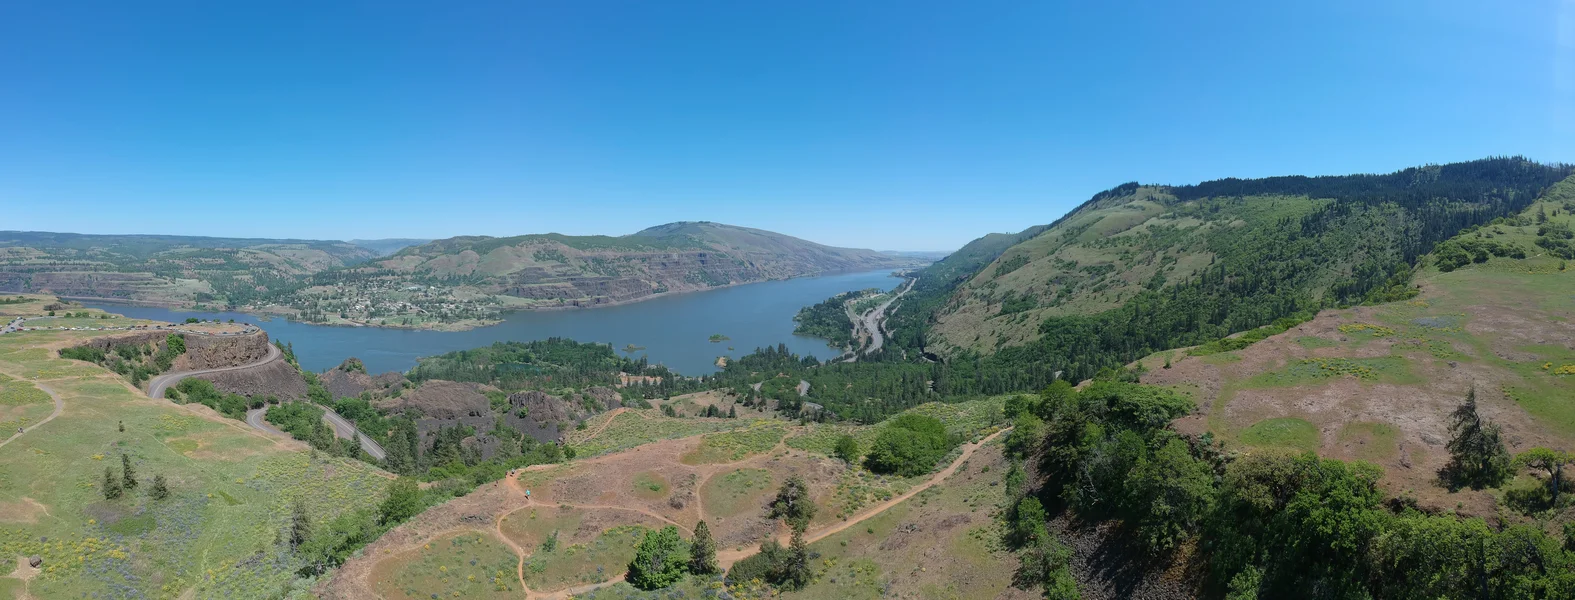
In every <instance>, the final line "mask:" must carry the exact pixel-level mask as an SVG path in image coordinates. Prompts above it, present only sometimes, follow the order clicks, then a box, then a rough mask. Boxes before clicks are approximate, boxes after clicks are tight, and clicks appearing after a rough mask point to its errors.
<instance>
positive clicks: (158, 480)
mask: <svg viewBox="0 0 1575 600" xmlns="http://www.w3.org/2000/svg"><path fill="white" fill-rule="evenodd" d="M150 495H152V496H153V499H154V500H163V499H165V498H168V497H170V488H169V486H168V485H165V483H164V476H163V475H154V476H153V489H152V490H150Z"/></svg>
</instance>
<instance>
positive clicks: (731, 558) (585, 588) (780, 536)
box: [498, 427, 1011, 600]
mask: <svg viewBox="0 0 1575 600" xmlns="http://www.w3.org/2000/svg"><path fill="white" fill-rule="evenodd" d="M1008 431H1011V428H1010V427H1008V428H1006V429H1002V430H1000V431H997V432H995V433H993V434H990V435H989V436H988V437H985V438H984V439H982V440H979V441H978V442H973V443H969V444H964V445H963V450H962V454H960V455H958V456H957V458H956V459H955V460H953V461H952V462H951V464H949V465H947V466H946V468H945V469H942V470H940V471H939V472H937V473H935V474H934V475H931V476H930V478H929V479H928V480H925V482H924V483H922V484H919V485H916V486H914V487H913V488H911V489H909V490H908V491H906V492H903V493H902V494H900V495H898V496H896V497H893V498H892V499H890V500H887V501H885V502H882V503H880V504H876V505H874V506H871V507H869V508H867V509H865V510H864V511H862V512H860V513H858V514H857V515H855V516H854V518H851V519H848V520H847V521H843V522H840V523H837V524H835V525H832V526H830V527H826V528H824V529H820V530H818V531H813V532H808V533H806V535H805V536H804V541H805V543H814V542H817V541H820V540H822V539H825V538H826V537H828V536H832V535H836V534H837V533H840V532H842V531H846V530H847V529H848V528H849V527H853V526H855V525H858V524H859V523H863V522H864V521H868V520H870V519H872V518H874V517H875V516H877V515H879V514H881V513H883V512H885V511H886V510H888V509H890V508H892V507H894V506H897V505H898V504H901V503H903V502H904V501H907V500H908V499H909V498H912V497H914V496H916V495H918V494H920V493H921V492H923V491H925V490H928V489H930V488H932V487H935V486H936V485H939V484H940V483H941V482H942V481H945V480H946V478H948V477H951V476H952V475H953V474H956V473H957V469H959V468H961V467H962V464H963V463H965V462H968V459H970V458H972V457H973V453H974V452H975V451H977V450H978V449H979V448H981V447H983V446H984V445H985V444H987V443H989V442H990V441H991V440H994V439H995V438H997V437H1000V436H1001V434H1003V433H1006V432H1008ZM786 438H787V436H783V439H784V440H785V439H786ZM779 446H780V444H779ZM770 454H771V453H770V452H768V453H766V454H763V455H761V456H769V455H770ZM751 458H756V457H751ZM747 460H748V459H746V460H744V461H737V462H735V463H729V464H738V463H741V462H747ZM713 466H716V467H721V466H727V465H713ZM505 479H506V480H507V481H508V482H509V485H511V486H513V487H514V488H515V489H516V490H519V489H520V488H519V480H518V478H517V476H516V475H510V476H508V477H506V478H505ZM520 493H523V492H520ZM534 504H535V501H534V500H529V501H527V505H526V506H532V505H534ZM558 505H564V506H569V507H574V508H604V509H605V508H620V507H613V506H593V505H574V504H565V503H553V504H551V506H558ZM544 506H545V505H544ZM521 508H525V507H521ZM518 510H520V509H515V510H513V511H509V514H512V513H514V512H517V511H518ZM623 510H632V511H634V512H639V513H643V514H647V515H649V516H653V517H656V518H658V519H661V520H662V521H666V522H668V523H673V522H672V520H670V519H667V518H665V517H661V516H659V515H654V514H651V513H649V512H648V511H645V510H642V509H630V508H623ZM701 517H702V518H704V515H703V514H702V515H701ZM501 518H502V517H499V522H501ZM673 524H674V525H677V523H673ZM680 527H682V526H680ZM498 533H499V534H500V535H501V534H502V529H501V528H500V529H499V530H498ZM789 537H790V536H789V534H787V533H782V532H779V533H777V534H776V536H775V538H774V539H776V541H777V543H779V544H785V543H787V542H788V541H789ZM510 545H511V546H513V547H515V548H518V546H517V545H515V544H512V543H511V544H510ZM755 553H756V550H755V549H753V548H750V549H744V550H727V551H723V552H718V553H717V554H716V561H717V565H718V566H719V567H721V569H722V570H723V571H724V572H726V571H727V569H728V568H730V567H732V566H733V563H736V562H738V561H740V560H743V559H744V558H747V557H749V556H751V555H753V554H755ZM525 558H526V556H525V555H524V554H521V555H520V563H519V564H520V571H519V576H520V586H521V587H522V588H523V587H524V586H525V571H524V565H525ZM623 580H624V576H623V575H621V574H620V575H618V576H617V577H614V578H611V579H609V580H607V581H604V582H601V583H593V584H589V585H582V586H578V587H571V588H566V589H561V590H556V591H550V592H539V593H535V594H531V595H530V597H531V598H533V599H536V600H567V599H568V598H572V597H574V596H577V595H579V594H583V593H586V592H589V591H593V590H597V589H601V588H604V587H608V586H612V585H616V584H617V583H619V582H621V581H623ZM526 593H527V594H530V591H529V590H528V589H527V590H526Z"/></svg>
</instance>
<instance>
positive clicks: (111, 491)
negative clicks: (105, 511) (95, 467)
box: [104, 467, 121, 500]
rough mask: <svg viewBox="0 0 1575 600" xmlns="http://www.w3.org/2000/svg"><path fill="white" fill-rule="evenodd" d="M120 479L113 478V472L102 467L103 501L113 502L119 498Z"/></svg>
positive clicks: (108, 468)
mask: <svg viewBox="0 0 1575 600" xmlns="http://www.w3.org/2000/svg"><path fill="white" fill-rule="evenodd" d="M120 493H121V489H120V479H117V478H116V477H115V470H114V469H112V468H110V467H104V499H105V500H114V499H116V498H119V497H120Z"/></svg>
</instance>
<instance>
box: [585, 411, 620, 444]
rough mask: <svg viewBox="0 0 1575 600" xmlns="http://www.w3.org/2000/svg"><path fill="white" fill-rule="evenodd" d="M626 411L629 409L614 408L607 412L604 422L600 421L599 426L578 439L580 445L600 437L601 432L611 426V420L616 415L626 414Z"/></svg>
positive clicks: (616, 416)
mask: <svg viewBox="0 0 1575 600" xmlns="http://www.w3.org/2000/svg"><path fill="white" fill-rule="evenodd" d="M628 411H629V409H627V408H614V409H612V410H609V411H607V420H606V421H602V424H601V425H597V426H596V429H594V430H592V431H591V432H590V433H589V434H587V435H586V436H585V437H583V438H580V443H582V444H583V443H585V442H587V441H590V440H593V439H596V436H598V435H601V434H602V432H603V431H606V430H607V426H608V425H612V422H613V419H616V418H618V415H621V414H623V413H625V412H628Z"/></svg>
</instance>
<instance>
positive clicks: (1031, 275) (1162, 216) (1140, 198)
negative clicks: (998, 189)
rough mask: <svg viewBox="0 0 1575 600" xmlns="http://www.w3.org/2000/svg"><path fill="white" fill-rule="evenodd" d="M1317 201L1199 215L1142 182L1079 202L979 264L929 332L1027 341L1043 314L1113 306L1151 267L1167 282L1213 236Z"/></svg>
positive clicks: (977, 344) (948, 340) (1182, 272)
mask: <svg viewBox="0 0 1575 600" xmlns="http://www.w3.org/2000/svg"><path fill="white" fill-rule="evenodd" d="M1322 204H1323V202H1321V201H1314V200H1310V199H1307V198H1287V197H1255V198H1249V199H1248V202H1247V203H1245V204H1244V205H1242V206H1235V207H1230V208H1227V209H1225V210H1221V211H1219V212H1213V213H1212V214H1209V215H1208V216H1207V217H1204V218H1199V217H1197V216H1193V215H1190V214H1188V215H1178V214H1177V211H1178V210H1179V209H1188V208H1193V207H1196V206H1197V205H1198V203H1197V202H1187V203H1180V204H1178V203H1176V202H1175V198H1173V197H1172V196H1170V195H1169V194H1167V193H1166V191H1165V190H1164V189H1163V188H1156V187H1140V188H1137V189H1136V190H1135V191H1134V192H1132V193H1131V194H1129V195H1125V196H1118V197H1114V198H1109V199H1106V200H1103V201H1100V202H1094V203H1091V204H1089V205H1085V206H1084V207H1083V208H1080V209H1079V210H1077V211H1075V212H1074V213H1072V214H1070V215H1068V217H1067V218H1065V219H1063V220H1062V221H1061V222H1059V223H1057V224H1056V225H1055V226H1053V227H1051V228H1049V229H1048V230H1046V231H1044V232H1043V233H1041V234H1039V235H1037V236H1034V237H1032V238H1030V239H1028V240H1025V241H1023V242H1022V243H1019V244H1017V245H1015V246H1012V247H1011V248H1008V249H1007V250H1005V251H1004V252H1003V253H1002V254H1001V255H1000V256H999V257H998V258H996V259H995V260H994V261H993V262H991V263H989V264H988V265H986V266H985V267H984V268H982V269H980V270H979V271H978V273H977V274H975V275H974V277H973V278H972V279H970V280H969V281H968V282H967V283H966V284H964V285H963V286H961V288H960V289H959V290H958V292H957V293H956V294H955V295H954V296H953V298H952V300H951V302H950V304H949V305H948V306H947V307H945V308H944V309H942V311H941V313H940V315H939V318H938V323H937V324H936V326H935V332H934V335H933V336H932V337H933V338H934V340H935V341H937V342H939V344H937V346H938V347H939V348H940V349H945V348H946V347H958V348H968V349H972V350H976V351H980V352H991V351H993V350H995V349H996V348H999V347H1001V346H1010V345H1018V344H1022V343H1025V342H1028V341H1032V340H1034V339H1035V338H1037V337H1038V330H1039V324H1040V322H1042V321H1043V320H1044V319H1045V318H1046V317H1053V316H1061V315H1069V314H1094V313H1098V312H1100V311H1104V310H1108V309H1111V308H1115V307H1117V306H1120V304H1121V302H1122V301H1123V300H1126V299H1128V298H1131V297H1132V296H1133V295H1134V294H1136V293H1137V292H1138V291H1141V290H1142V289H1143V286H1144V285H1145V284H1147V283H1149V282H1150V281H1151V280H1153V279H1154V277H1155V275H1156V274H1158V275H1163V277H1164V281H1165V284H1167V285H1168V284H1173V283H1176V282H1179V281H1183V280H1185V279H1187V278H1188V277H1190V276H1192V275H1193V274H1194V273H1196V272H1198V270H1200V269H1202V268H1204V267H1207V266H1209V265H1210V264H1211V262H1212V259H1213V254H1212V253H1211V252H1210V251H1209V249H1208V247H1207V241H1208V237H1209V236H1211V235H1218V234H1222V233H1223V234H1224V235H1231V234H1233V232H1238V231H1246V230H1249V229H1250V228H1251V227H1252V226H1254V225H1265V224H1269V223H1273V222H1275V221H1277V220H1279V219H1283V218H1299V217H1301V216H1302V215H1305V214H1307V213H1310V212H1312V211H1313V210H1315V209H1317V208H1318V207H1319V206H1321V205H1322Z"/></svg>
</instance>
